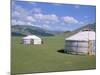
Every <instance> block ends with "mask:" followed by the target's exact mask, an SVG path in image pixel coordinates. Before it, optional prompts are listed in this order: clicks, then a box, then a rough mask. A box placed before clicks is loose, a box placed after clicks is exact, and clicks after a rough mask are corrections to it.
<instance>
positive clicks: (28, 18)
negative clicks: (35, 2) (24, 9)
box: [27, 16, 35, 22]
mask: <svg viewBox="0 0 100 75" xmlns="http://www.w3.org/2000/svg"><path fill="white" fill-rule="evenodd" d="M27 20H28V21H31V22H35V19H34V18H33V17H32V16H27Z"/></svg>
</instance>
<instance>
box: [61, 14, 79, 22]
mask: <svg viewBox="0 0 100 75" xmlns="http://www.w3.org/2000/svg"><path fill="white" fill-rule="evenodd" d="M62 19H63V21H64V22H65V23H68V24H76V23H79V21H78V20H77V19H75V18H74V17H71V16H65V17H63V18H62Z"/></svg>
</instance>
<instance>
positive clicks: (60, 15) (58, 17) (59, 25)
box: [12, 1, 96, 31]
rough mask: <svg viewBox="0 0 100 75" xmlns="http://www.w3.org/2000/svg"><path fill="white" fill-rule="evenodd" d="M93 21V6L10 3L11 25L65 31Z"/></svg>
mask: <svg viewBox="0 0 100 75" xmlns="http://www.w3.org/2000/svg"><path fill="white" fill-rule="evenodd" d="M95 19H96V7H95V6H90V5H75V4H57V3H43V2H28V1H13V2H12V25H32V26H37V27H41V28H44V29H48V30H53V31H54V30H56V31H67V30H74V29H77V28H79V27H82V26H84V25H87V24H90V23H94V22H95V21H96V20H95Z"/></svg>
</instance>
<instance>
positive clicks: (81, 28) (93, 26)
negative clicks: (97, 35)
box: [66, 23, 96, 37]
mask: <svg viewBox="0 0 100 75" xmlns="http://www.w3.org/2000/svg"><path fill="white" fill-rule="evenodd" d="M83 29H89V30H93V31H96V23H93V24H88V25H85V26H83V27H80V28H78V29H76V30H73V31H72V32H70V33H68V34H66V37H69V36H71V35H74V34H76V33H78V32H80V31H82V30H83Z"/></svg>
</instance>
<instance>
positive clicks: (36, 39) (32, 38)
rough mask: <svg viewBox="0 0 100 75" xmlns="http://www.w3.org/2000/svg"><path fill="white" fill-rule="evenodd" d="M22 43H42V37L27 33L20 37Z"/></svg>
mask: <svg viewBox="0 0 100 75" xmlns="http://www.w3.org/2000/svg"><path fill="white" fill-rule="evenodd" d="M22 43H23V44H34V45H38V44H42V39H41V38H39V37H37V36H36V35H28V36H26V37H23V38H22Z"/></svg>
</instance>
